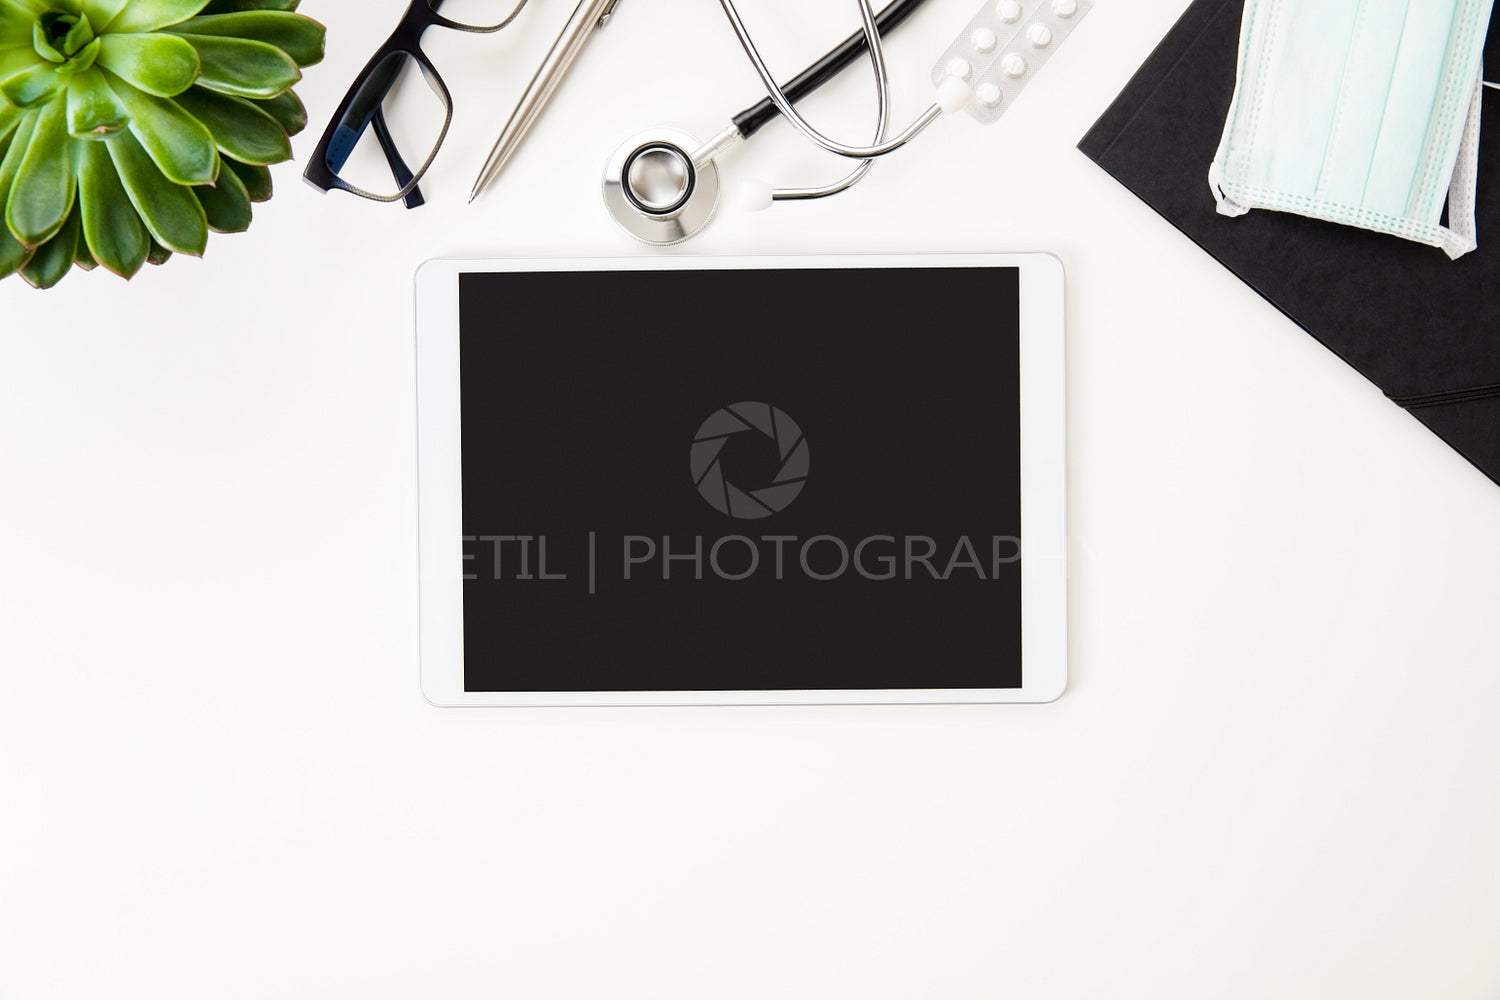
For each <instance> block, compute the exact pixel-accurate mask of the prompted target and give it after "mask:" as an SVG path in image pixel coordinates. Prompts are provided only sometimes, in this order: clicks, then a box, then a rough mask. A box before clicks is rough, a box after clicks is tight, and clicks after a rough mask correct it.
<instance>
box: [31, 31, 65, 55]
mask: <svg viewBox="0 0 1500 1000" xmlns="http://www.w3.org/2000/svg"><path fill="white" fill-rule="evenodd" d="M31 51H33V52H35V53H36V54H37V55H39V56H41V57H42V58H43V59H45V60H47V61H48V62H50V63H65V62H67V61H68V57H67V56H65V55H63V54H62V53H61V52H59V51H57V49H56V48H54V47H53V45H52V39H51V38H49V37H48V35H47V27H46V25H44V24H42V22H41V21H33V22H32V23H31Z"/></svg>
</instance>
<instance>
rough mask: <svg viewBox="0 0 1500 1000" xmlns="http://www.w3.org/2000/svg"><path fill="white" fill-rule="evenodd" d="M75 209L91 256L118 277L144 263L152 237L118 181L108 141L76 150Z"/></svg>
mask: <svg viewBox="0 0 1500 1000" xmlns="http://www.w3.org/2000/svg"><path fill="white" fill-rule="evenodd" d="M78 209H79V213H80V214H81V215H82V216H83V236H84V239H85V240H87V241H88V245H89V247H90V248H91V249H92V250H93V253H94V259H95V260H97V261H98V262H99V263H101V264H103V265H104V266H105V267H107V268H109V270H111V271H113V272H114V273H116V274H118V275H120V276H121V277H125V278H130V277H133V276H134V275H135V273H136V272H137V271H139V270H140V269H141V265H143V264H145V263H146V255H147V254H148V253H149V252H150V251H151V237H150V236H149V235H147V233H146V227H145V226H144V225H143V224H142V223H141V217H140V216H139V215H138V214H136V210H135V206H134V205H132V204H131V202H130V197H129V195H128V194H126V192H125V186H124V185H123V184H122V183H121V182H120V175H119V173H118V172H117V171H116V170H115V164H114V160H113V159H112V158H111V157H110V152H109V146H108V144H107V143H103V142H89V143H84V144H83V145H82V147H81V148H80V149H79V151H78Z"/></svg>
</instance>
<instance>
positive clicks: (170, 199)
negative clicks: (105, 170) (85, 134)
mask: <svg viewBox="0 0 1500 1000" xmlns="http://www.w3.org/2000/svg"><path fill="white" fill-rule="evenodd" d="M106 144H107V145H108V147H109V155H110V157H111V159H113V160H114V162H115V170H116V171H117V172H118V173H119V175H120V182H121V183H122V184H124V186H125V191H126V193H127V194H128V195H129V196H130V202H131V204H133V205H134V206H135V210H136V211H137V212H139V213H140V216H141V222H143V223H145V226H146V229H147V231H148V232H150V233H151V235H152V237H153V238H154V239H155V240H156V241H157V242H158V243H160V244H161V245H162V246H163V247H166V248H167V249H169V250H174V251H176V252H177V253H184V254H188V255H189V256H193V257H201V256H203V250H204V247H206V246H207V245H208V219H207V217H206V216H205V215H204V214H203V206H202V205H200V204H198V199H197V198H194V197H193V192H192V190H191V189H190V188H188V187H184V186H183V185H181V184H175V183H173V182H172V181H170V180H168V179H167V177H166V176H165V175H164V174H163V173H162V172H161V170H160V169H158V168H157V166H156V163H155V161H154V160H152V158H151V155H150V154H149V153H147V152H146V149H145V147H144V146H142V145H141V144H140V142H139V140H137V139H136V137H135V135H134V134H133V133H132V132H120V133H117V134H116V135H114V136H112V137H111V138H110V139H109V140H108V141H107V143H106Z"/></svg>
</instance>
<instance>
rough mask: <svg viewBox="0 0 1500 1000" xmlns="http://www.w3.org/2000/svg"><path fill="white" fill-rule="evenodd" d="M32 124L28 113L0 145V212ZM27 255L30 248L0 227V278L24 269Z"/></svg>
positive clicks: (24, 148) (8, 194) (32, 118)
mask: <svg viewBox="0 0 1500 1000" xmlns="http://www.w3.org/2000/svg"><path fill="white" fill-rule="evenodd" d="M35 125H36V115H34V114H28V115H26V116H25V117H23V118H22V119H21V121H20V122H19V123H18V125H17V127H16V130H15V134H14V135H13V136H11V137H10V139H9V140H7V141H4V142H0V147H4V155H3V156H0V210H3V209H4V208H5V204H6V202H8V201H9V200H10V190H11V186H12V184H13V182H14V181H15V179H16V171H17V170H19V169H20V167H21V159H22V157H24V156H25V155H26V147H27V146H28V145H29V144H30V142H31V132H32V129H33V127H34V126H35ZM31 253H32V251H31V248H30V247H28V246H26V244H24V243H22V242H21V241H20V240H18V239H16V238H15V236H14V235H13V234H12V233H11V231H10V229H9V228H8V227H6V226H4V225H0V278H8V277H10V276H11V275H12V274H15V273H16V272H17V271H18V270H20V269H21V268H22V267H25V266H26V262H27V261H28V260H30V259H31Z"/></svg>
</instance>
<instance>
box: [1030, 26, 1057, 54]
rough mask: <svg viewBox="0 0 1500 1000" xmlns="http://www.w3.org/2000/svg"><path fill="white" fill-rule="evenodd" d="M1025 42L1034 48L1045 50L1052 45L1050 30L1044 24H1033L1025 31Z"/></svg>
mask: <svg viewBox="0 0 1500 1000" xmlns="http://www.w3.org/2000/svg"><path fill="white" fill-rule="evenodd" d="M1026 40H1027V41H1028V42H1030V43H1031V44H1032V47H1034V48H1038V49H1045V48H1046V47H1047V46H1049V45H1051V44H1052V29H1051V28H1049V27H1047V26H1046V25H1045V24H1033V25H1032V26H1031V27H1029V28H1027V29H1026Z"/></svg>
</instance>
